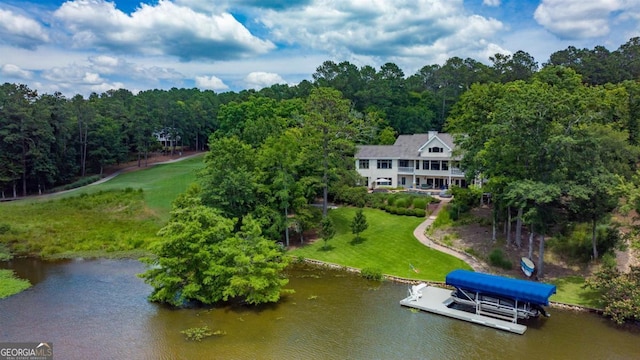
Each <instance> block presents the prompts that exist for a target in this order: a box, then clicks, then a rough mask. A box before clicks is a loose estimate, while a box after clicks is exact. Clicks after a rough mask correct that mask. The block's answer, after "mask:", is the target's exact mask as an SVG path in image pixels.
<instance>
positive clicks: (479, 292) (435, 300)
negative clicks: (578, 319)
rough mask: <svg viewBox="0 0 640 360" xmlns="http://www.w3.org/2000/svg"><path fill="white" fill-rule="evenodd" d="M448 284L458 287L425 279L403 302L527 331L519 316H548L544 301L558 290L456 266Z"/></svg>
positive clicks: (459, 316) (467, 319) (405, 304)
mask: <svg viewBox="0 0 640 360" xmlns="http://www.w3.org/2000/svg"><path fill="white" fill-rule="evenodd" d="M446 284H447V285H449V286H452V287H454V288H455V290H453V291H452V290H449V289H444V288H440V287H435V286H427V285H426V284H424V283H421V284H418V285H413V286H411V287H409V293H408V296H407V297H406V298H405V299H403V300H401V301H400V304H401V305H403V306H408V307H412V308H417V309H420V310H425V311H428V312H432V313H436V314H440V315H445V316H448V317H452V318H455V319H459V320H464V321H468V322H472V323H476V324H480V325H484V326H488V327H493V328H496V329H501V330H506V331H510V332H513V333H517V334H523V333H524V332H525V331H526V329H527V327H526V326H525V325H522V324H518V320H519V319H528V318H531V317H537V316H539V315H544V316H548V314H547V313H546V311H545V310H544V308H543V307H542V306H543V305H548V304H549V297H550V296H551V295H553V294H555V292H556V287H555V285H550V284H543V283H537V282H533V281H527V280H518V279H511V278H506V277H502V276H497V275H490V274H484V273H476V272H472V271H466V270H454V271H452V272H450V273H449V274H448V275H447V276H446Z"/></svg>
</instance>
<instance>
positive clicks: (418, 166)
mask: <svg viewBox="0 0 640 360" xmlns="http://www.w3.org/2000/svg"><path fill="white" fill-rule="evenodd" d="M416 170H420V160H416Z"/></svg>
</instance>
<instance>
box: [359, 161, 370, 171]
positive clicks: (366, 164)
mask: <svg viewBox="0 0 640 360" xmlns="http://www.w3.org/2000/svg"><path fill="white" fill-rule="evenodd" d="M358 168H359V169H368V168H369V160H368V159H365V160H360V161H358Z"/></svg>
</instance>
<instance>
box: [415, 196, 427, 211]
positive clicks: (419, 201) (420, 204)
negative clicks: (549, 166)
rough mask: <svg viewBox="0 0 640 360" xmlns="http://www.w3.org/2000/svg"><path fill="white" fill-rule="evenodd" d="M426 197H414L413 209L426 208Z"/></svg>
mask: <svg viewBox="0 0 640 360" xmlns="http://www.w3.org/2000/svg"><path fill="white" fill-rule="evenodd" d="M427 202H428V201H427V199H425V198H419V197H416V198H414V199H413V208H414V209H422V210H424V209H426V208H427Z"/></svg>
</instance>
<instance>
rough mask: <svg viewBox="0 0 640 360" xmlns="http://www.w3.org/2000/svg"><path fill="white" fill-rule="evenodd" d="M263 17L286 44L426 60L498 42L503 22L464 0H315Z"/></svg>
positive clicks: (474, 50)
mask: <svg viewBox="0 0 640 360" xmlns="http://www.w3.org/2000/svg"><path fill="white" fill-rule="evenodd" d="M259 20H260V21H261V22H262V23H263V24H264V26H266V27H267V28H268V29H270V30H271V33H272V36H273V37H274V38H275V39H278V40H280V41H283V42H290V43H296V44H299V45H300V46H303V47H308V48H311V49H313V50H315V51H326V52H329V53H330V54H331V55H332V56H333V57H336V58H343V59H344V58H348V57H349V56H358V57H360V56H365V57H374V58H390V57H404V58H405V61H406V60H408V59H410V58H415V59H418V58H419V59H421V60H422V61H423V62H424V61H426V62H428V61H430V60H431V59H434V58H443V57H444V58H448V57H450V56H451V54H455V55H457V56H466V55H468V54H471V53H477V52H483V51H484V50H485V49H487V48H489V47H491V46H495V44H493V43H492V41H491V39H493V38H495V37H496V34H497V33H499V32H500V31H501V30H502V29H503V24H502V23H501V22H500V21H498V20H496V19H491V18H486V17H482V16H479V15H470V14H468V12H467V11H466V10H465V9H464V6H463V1H461V0H453V1H451V0H401V1H382V0H362V1H355V2H344V1H340V0H315V1H313V2H312V3H311V4H309V5H308V6H304V7H299V8H292V9H285V10H283V11H279V12H276V11H265V12H263V15H261V17H260V18H259Z"/></svg>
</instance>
